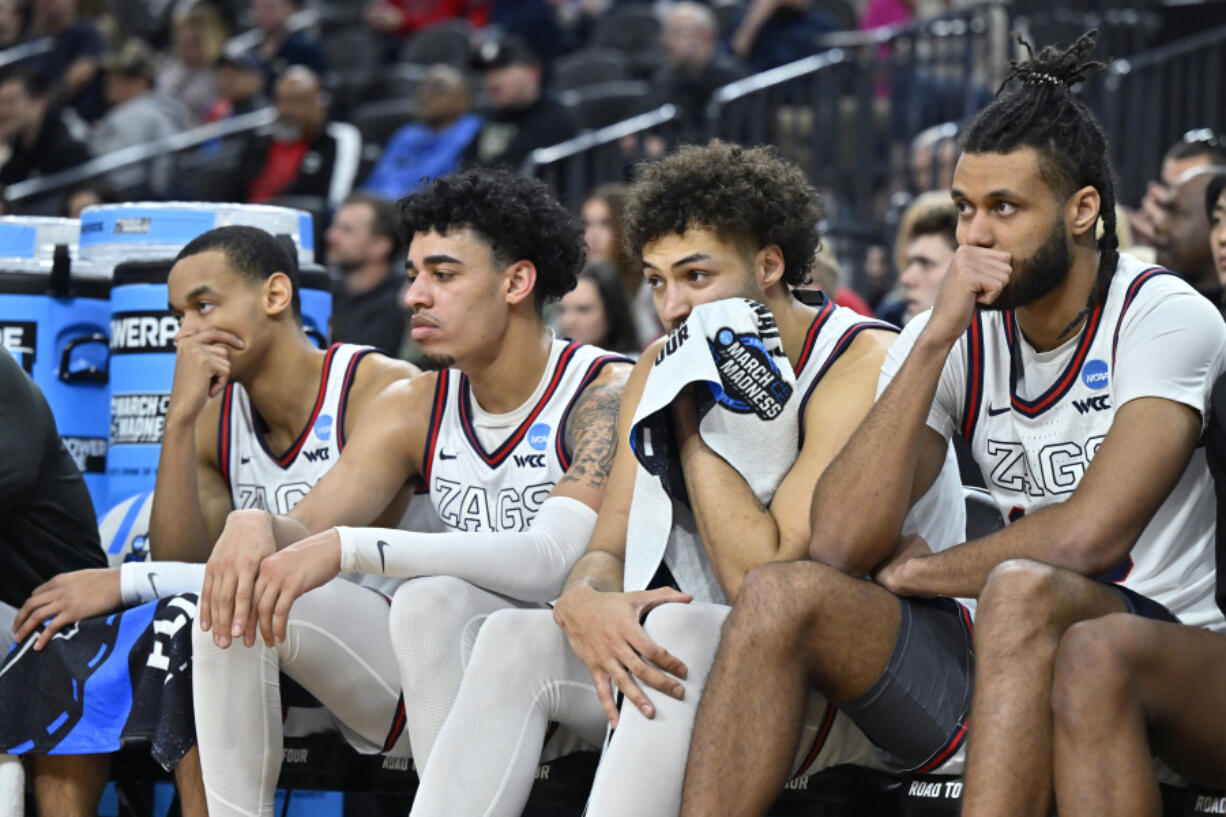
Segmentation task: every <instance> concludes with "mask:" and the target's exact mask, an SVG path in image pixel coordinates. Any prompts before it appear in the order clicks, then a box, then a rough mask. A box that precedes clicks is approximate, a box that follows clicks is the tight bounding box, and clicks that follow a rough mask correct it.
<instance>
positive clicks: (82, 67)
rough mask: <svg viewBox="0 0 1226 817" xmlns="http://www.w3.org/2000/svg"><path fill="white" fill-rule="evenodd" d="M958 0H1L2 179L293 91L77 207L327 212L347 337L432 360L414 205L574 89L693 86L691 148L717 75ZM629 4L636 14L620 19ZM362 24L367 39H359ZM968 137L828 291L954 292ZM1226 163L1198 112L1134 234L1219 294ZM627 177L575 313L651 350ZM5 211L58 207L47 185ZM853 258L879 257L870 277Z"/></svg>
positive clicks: (326, 237) (723, 78)
mask: <svg viewBox="0 0 1226 817" xmlns="http://www.w3.org/2000/svg"><path fill="white" fill-rule="evenodd" d="M958 4H959V3H958V2H957V0H744V1H743V2H742V0H714V2H712V3H711V4H706V3H702V2H691V0H681V2H664V1H663V0H661V1H660V2H658V3H657V4H656V5H654V6H651V5H644V4H634V3H626V2H619V0H516V1H515V2H497V3H488V2H481V1H480V0H430V1H429V2H427V1H424V0H376V2H373V3H370V4H367V5H364V6H362V7H361V8H360V9H359V10H356V11H355V9H357V7H345V6H339V5H338V6H328V5H325V4H323V3H319V4H316V3H315V2H313V0H206V1H204V2H193V0H178V1H177V2H168V3H163V4H160V5H159V4H149V3H143V2H135V0H0V66H3V67H2V68H0V137H2V140H3V141H2V143H0V184H3V185H5V186H6V187H9V188H11V187H12V186H13V185H18V184H21V183H23V182H27V181H29V180H31V179H39V178H41V177H48V176H53V175H55V174H57V173H61V172H63V171H65V170H68V169H70V168H73V167H75V166H78V165H80V164H82V163H83V162H86V161H88V160H89V159H90V158H91V157H98V156H108V155H114V154H115V152H116V151H120V150H122V149H124V148H131V147H133V146H140V145H145V144H147V143H150V142H153V141H155V140H158V139H161V138H165V137H167V136H169V135H173V134H178V133H183V132H185V131H188V130H189V129H191V128H194V127H198V126H200V125H204V124H208V123H217V122H224V121H226V120H229V119H233V118H235V117H241V116H244V115H250V114H253V113H257V112H259V111H262V110H265V109H267V108H269V106H271V108H272V110H273V111H275V119H271V121H270V122H269V123H268V124H266V125H265V126H264V127H262V128H258V129H253V130H249V131H244V132H243V133H242V134H240V138H238V139H237V140H235V141H236V146H235V145H232V144H229V143H227V144H228V145H229V147H228V148H227V147H226V146H223V145H222V144H221V142H220V140H216V141H212V142H207V143H205V144H203V145H201V146H200V147H198V148H196V151H197V152H198V153H199V154H200V155H201V156H203V157H205V161H202V162H201V163H200V165H199V169H198V172H193V173H190V174H186V175H185V174H182V173H178V172H176V170H175V165H174V164H173V163H172V161H171V157H170V156H169V155H165V156H160V157H159V156H154V157H152V158H151V159H149V161H146V162H142V163H133V164H128V165H125V166H122V167H119V168H117V169H114V170H111V171H110V172H107V173H105V174H98V175H96V176H94V177H91V178H87V179H84V180H82V181H81V183H79V184H77V185H74V186H72V187H70V188H66V189H64V190H61V191H60V193H59V195H57V196H55V197H54V198H53V203H54V207H55V209H56V211H58V213H59V214H61V215H65V216H70V217H75V216H76V215H78V214H79V212H80V210H81V209H82V208H83V207H85V206H88V205H90V204H101V203H112V202H118V201H127V200H141V199H148V198H153V199H173V198H181V199H192V200H212V201H242V202H252V203H273V204H286V205H290V206H301V207H304V208H306V209H309V210H311V211H312V213H313V215H314V216H315V218H316V222H317V223H316V229H317V233H318V237H319V239H320V240H319V241H317V246H318V247H320V255H321V256H323V257H322V258H321V260H323V261H325V262H326V263H327V264H328V265H329V266H330V267H331V268H332V269H333V270H334V271H335V273H336V275H337V286H336V314H335V319H334V325H333V334H334V336H335V338H336V339H338V340H343V341H357V342H365V343H372V344H374V345H376V346H379V347H381V348H384V349H386V350H388V351H390V352H394V353H398V354H402V355H404V356H406V357H409V358H410V359H413V358H415V357H416V355H415V350H414V349H413V348H412V344H411V342H406V341H405V340H404V326H405V317H404V308H403V294H404V290H405V287H406V286H407V282H406V281H405V279H404V275H403V272H402V260H401V259H402V257H403V247H402V246H401V238H400V237H399V236H398V235H397V234H396V229H395V224H396V211H395V207H394V202H395V200H396V199H398V198H399V197H401V196H403V195H405V194H406V193H409V192H412V191H414V190H416V189H419V187H420V185H421V183H422V181H423V180H424V179H428V178H434V177H438V176H441V175H445V174H447V173H449V172H452V171H454V170H456V169H458V168H461V167H464V166H469V165H473V164H480V165H506V166H511V167H519V166H521V165H522V164H523V162H524V160H525V159H526V158H527V157H528V156H529V154H531V152H532V151H533V150H535V149H537V148H541V147H546V146H550V145H555V144H558V143H561V142H564V141H565V140H567V139H568V138H571V137H573V136H575V135H576V134H577V133H579V132H581V130H583V129H584V127H586V126H590V124H591V123H586V122H581V121H578V119H577V116H576V110H577V109H576V108H575V106H573V105H563V104H562V103H561V102H560V101H559V100H560V96H561V95H562V94H563V93H565V92H567V91H568V90H571V91H573V89H574V88H575V87H576V86H578V85H579V84H580V83H581V81H582V78H583V77H582V75H583V73H584V72H585V71H587V72H591V71H594V70H602V71H605V72H607V74H608V75H607V76H602V77H600V79H626V80H634V81H637V82H638V83H640V86H641V90H640V91H639V92H638V93H639V97H638V98H636V99H635V100H634V102H633V105H631V106H630V107H628V108H626V109H625V112H626V113H635V112H640V111H647V110H652V109H654V108H655V107H657V106H659V105H661V104H664V103H672V104H674V105H675V106H676V107H677V109H678V111H679V127H678V129H677V131H676V133H675V134H674V135H673V137H672V143H673V144H675V143H677V142H684V141H695V140H699V139H701V138H703V130H702V123H703V116H704V111H705V108H706V105H707V103H708V101H709V99H710V97H711V95H712V93H713V92H714V91H715V90H716V89H718V88H720V87H722V86H724V85H727V84H728V83H730V82H734V81H736V80H738V79H740V78H743V77H746V76H749V75H751V74H754V73H756V72H760V71H763V70H766V69H770V68H773V67H776V66H779V65H782V64H785V63H788V62H791V61H793V60H796V59H799V58H802V57H805V56H808V55H810V54H812V53H813V52H814V51H815V50H816V48H817V45H816V44H817V42H818V40H819V39H820V38H821V37H822V36H823V35H827V34H829V33H831V32H835V31H839V30H844V29H861V30H867V29H874V28H877V27H880V26H897V25H899V24H905V23H907V22H908V21H911V20H913V19H915V18H916V17H917V16H921V17H922V16H923V15H931V14H937V13H941V12H946V11H948V10H949V9H950V8H951V7H952V6H955V5H958ZM346 9H347V10H346ZM345 14H347V15H348V17H347V18H346V19H345V21H344V22H343V24H342V23H337V22H336V19H338V17H337V16H338V15H340V16H344V15H345ZM642 15H647V16H649V17H651V18H654V19H653V20H651V21H649V22H651V23H652V24H653V25H654V26H655V29H653V30H655V31H656V32H657V33H658V45H657V46H656V47H654V48H636V44H635V43H634V42H633V41H632V40H633V38H634V37H636V36H639V35H640V34H641V31H640V30H638V29H636V28H635V26H634V25H631V23H633V22H634V21H635V20H636V19H639V18H640V17H641V16H642ZM614 16H616V19H617V20H618V21H619V22H618V25H617V26H610V25H609V24H608V21H609V20H610V19H612V18H613V17H614ZM342 29H343V30H344V31H345V32H347V35H346V36H349V35H356V39H355V38H354V37H352V36H351V37H350V39H349V40H345V41H344V42H341V41H340V40H341V39H343V37H342V38H340V39H338V35H337V31H339V30H342ZM642 30H646V29H642ZM619 37H620V38H622V39H623V40H626V41H627V42H622V43H619V42H618V38H619ZM363 44H364V45H366V46H367V48H364V49H363V48H359V47H360V46H362V45H363ZM355 48H357V49H359V50H361V51H362V52H363V53H362V54H361V55H355V53H354V50H355ZM619 48H620V49H621V50H619ZM366 51H370V52H371V53H365V52H366ZM358 56H361V58H362V59H363V60H365V61H366V62H365V63H364V64H366V68H365V69H362V70H366V71H367V72H368V73H369V75H370V76H373V77H383V78H385V79H386V78H387V77H393V78H395V77H402V78H404V79H405V81H404V82H401V83H399V84H397V83H395V82H390V83H389V82H385V81H374V80H363V81H359V80H358V78H357V77H356V75H357V74H358V73H361V71H360V70H359V69H358V68H357V67H355V66H357V64H358V62H359V60H358V59H357V57H358ZM601 59H604V60H606V62H605V63H602V62H601V61H600V60H601ZM406 60H409V61H412V62H406ZM372 66H373V67H372ZM593 66H594V67H593ZM409 69H411V70H409ZM913 90H916V89H913ZM372 102H373V103H378V104H384V105H386V106H388V110H389V114H390V115H389V116H388V117H385V119H386V121H385V122H384V124H383V126H382V132H383V133H384V135H383V138H381V139H380V138H374V139H372V138H371V130H370V129H369V128H364V129H363V132H362V133H360V134H359V133H358V132H357V129H355V128H354V126H353V125H351V124H349V123H347V122H346V121H345V118H346V117H347V116H348V115H350V114H352V113H353V112H354V110H355V108H356V107H357V106H358V103H367V104H369V103H372ZM270 118H271V117H270ZM1203 124H1206V123H1203V122H1188V123H1187V125H1188V127H1200V126H1201V125H1203ZM376 130H378V129H376ZM956 133H957V126H956V123H945V124H942V125H938V126H935V127H928V128H926V129H925V130H923V131H922V132H921V133H919V134H914V135H911V134H908V138H909V141H910V149H909V156H907V158H906V166H907V168H908V173H909V177H907V178H900V179H899V180H898V181H897V182H896V183H892V184H891V189H890V190H886V191H883V195H892V198H890V200H889V201H888V203H885V204H883V206H882V210H883V212H886V213H887V214H888V219H887V220H888V221H889V222H890V223H891V224H892V225H896V226H895V227H893V229H892V231H893V233H894V238H893V246H892V247H890V246H887V244H888V243H889V242H888V240H883V241H880V242H870V243H869V245H868V246H867V249H862V248H861V247H859V246H856V247H855V248H854V249H853V252H855V254H856V257H854V258H847V257H844V258H842V259H840V258H839V257H837V256H836V254H835V252H834V251H833V250H834V247H833V246H832V245H831V243H830V242H827V245H826V246H825V247H824V248H823V250H822V253H821V257H820V258H819V259H818V263H817V265H816V267H815V269H816V270H817V275H816V280H815V282H814V283H813V284H812V286H813V287H814V288H821V289H824V290H826V291H827V292H829V294H830V295H831V297H833V298H834V299H835V300H836V301H837V302H838V303H840V304H842V305H846V306H851V307H852V308H855V309H857V310H859V311H861V312H864V313H871V314H876V315H878V316H880V317H882V318H884V319H886V320H890V321H892V322H894V323H896V324H902V323H904V322H906V321H907V320H908V319H909V318H911V317H913V316H914V315H915V314H917V313H918V312H920V311H922V310H923V309H925V308H927V306H929V305H930V304H931V302H932V299H933V297H934V295H935V291H936V287H937V286H938V284H939V281H940V276H941V274H942V273H943V271H944V269H945V266H946V265H947V263H948V260H949V258H950V256H951V254H952V252H953V249H954V248H955V247H956V237H955V230H956V226H957V213H956V212H955V211H954V209H953V206H952V204H950V201H949V197H948V195H947V194H946V193H944V192H941V191H945V190H948V188H949V185H950V183H951V179H952V173H953V166H954V162H955V160H956ZM669 147H671V145H670V144H667V143H665V142H663V141H662V140H660V139H658V138H655V139H654V141H653V138H648V139H647V140H644V142H643V143H641V144H639V143H635V144H633V145H632V146H629V148H628V157H627V162H626V167H627V170H629V168H630V167H631V165H632V163H633V162H632V161H631V159H642V158H648V159H650V158H651V157H653V156H658V155H661V154H662V153H663V152H664V151H666V150H667V149H668V148H669ZM227 150H228V151H229V152H228V153H227V152H226V151H227ZM210 151H212V152H213V153H215V154H217V160H216V161H211V162H210V160H208V157H209V155H210ZM1224 164H1226V153H1223V148H1222V146H1221V144H1220V143H1219V142H1218V141H1217V137H1216V135H1215V134H1214V133H1213V132H1212V131H1191V132H1190V133H1189V136H1188V138H1187V139H1186V140H1184V141H1183V142H1181V143H1180V144H1179V145H1176V146H1174V147H1173V148H1172V149H1171V152H1170V153H1169V154H1168V156H1167V160H1166V161H1165V162H1164V164H1163V167H1162V168H1155V171H1156V175H1157V178H1155V181H1154V183H1153V184H1152V185H1151V187H1150V189H1149V191H1148V194H1147V195H1146V197H1145V200H1144V201H1143V202H1142V203H1141V205H1140V207H1139V208H1138V209H1137V211H1136V212H1135V213H1129V214H1127V218H1126V219H1125V220H1122V221H1121V225H1122V226H1128V227H1131V230H1121V233H1122V236H1123V237H1124V245H1125V246H1124V248H1125V249H1128V247H1129V246H1130V245H1133V244H1135V245H1136V247H1135V248H1134V249H1135V250H1136V251H1137V252H1138V253H1140V254H1142V255H1146V254H1148V257H1151V258H1153V260H1155V261H1156V262H1157V263H1162V264H1166V265H1168V266H1171V267H1172V268H1174V269H1175V270H1176V271H1179V272H1181V274H1184V275H1186V276H1187V277H1188V278H1189V279H1190V280H1192V281H1193V282H1194V284H1195V285H1196V286H1197V288H1198V289H1199V290H1201V291H1202V292H1204V293H1205V294H1206V295H1207V296H1208V297H1211V298H1213V299H1214V301H1215V302H1219V303H1220V301H1221V283H1220V282H1219V280H1220V279H1219V275H1220V274H1221V269H1222V263H1223V262H1224V261H1226V256H1224V255H1223V252H1222V250H1221V248H1220V247H1218V246H1217V245H1214V248H1213V249H1212V251H1211V250H1210V241H1209V230H1210V221H1209V214H1208V213H1207V212H1206V208H1205V203H1204V201H1203V198H1204V196H1205V194H1206V190H1207V189H1208V187H1209V185H1210V184H1211V182H1213V181H1214V179H1215V178H1216V177H1215V176H1214V174H1213V173H1212V172H1207V171H1206V168H1212V167H1215V166H1218V165H1224ZM1197 168H1200V169H1199V170H1197ZM925 191H934V192H925ZM623 195H624V189H623V188H622V187H621V186H619V185H617V184H614V185H606V186H602V187H600V188H599V189H596V190H593V191H591V193H590V195H589V196H588V198H587V199H586V201H584V202H583V204H582V207H581V213H580V215H581V217H582V219H583V222H584V225H585V228H586V231H587V239H588V245H589V265H588V268H587V270H586V272H585V274H584V276H583V278H582V280H581V282H580V285H579V287H578V288H576V290H575V291H574V292H572V293H571V294H570V295H568V296H567V297H566V298H565V299H563V301H562V302H561V303H560V304H559V305H558V306H557V307H556V308H555V310H554V312H553V320H554V323H555V326H556V327H557V329H558V331H559V332H560V333H561V334H563V335H566V336H570V337H575V338H578V339H581V340H584V341H589V342H594V343H599V344H602V345H604V346H607V347H609V348H612V349H616V350H618V351H625V352H634V351H636V350H638V349H641V348H642V347H643V346H644V345H645V344H647V343H649V342H650V341H651V340H652V339H654V338H655V337H657V336H658V335H659V334H660V332H661V327H660V325H659V323H658V321H657V319H656V318H655V313H654V310H653V308H652V304H651V293H650V291H649V290H648V289H647V288H646V287H645V285H644V284H643V283H642V276H641V274H640V270H638V269H636V267H635V264H634V262H633V259H630V258H627V257H626V255H625V252H624V250H623V249H622V247H621V242H620V235H619V232H620V230H619V221H620V215H621V202H622V198H623ZM5 206H6V209H7V212H10V213H22V212H37V213H40V214H41V213H45V212H47V211H46V207H47V206H48V204H47V200H42V201H40V202H39V203H38V204H37V205H34V206H33V207H32V206H31V205H30V204H29V201H28V200H22V201H16V202H12V203H6V205H5ZM39 207H41V208H43V209H38V208H39ZM1212 208H1213V203H1212V202H1210V206H1209V210H1210V211H1212ZM836 243H837V242H836ZM849 267H851V268H854V269H855V270H856V271H857V273H858V274H857V275H854V276H849V275H848V274H847V269H848V268H849ZM853 279H854V280H853ZM853 284H854V288H853V286H852V285H853Z"/></svg>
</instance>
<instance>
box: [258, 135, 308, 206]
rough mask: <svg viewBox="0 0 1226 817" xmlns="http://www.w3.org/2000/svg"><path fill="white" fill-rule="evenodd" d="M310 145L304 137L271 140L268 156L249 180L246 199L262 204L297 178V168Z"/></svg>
mask: <svg viewBox="0 0 1226 817" xmlns="http://www.w3.org/2000/svg"><path fill="white" fill-rule="evenodd" d="M309 147H310V143H308V142H307V141H306V140H305V139H300V140H298V141H297V142H275V141H274V142H273V143H272V145H271V147H269V148H268V158H267V159H265V160H264V166H263V167H262V168H260V172H259V173H258V174H257V175H256V177H255V178H254V179H252V180H251V187H250V188H249V189H248V190H247V200H248V201H250V202H254V203H255V204H264V203H265V202H267V201H269V200H271V199H273V198H275V197H276V195H277V194H278V193H280V192H281V191H282V190H284V189H285V188H287V187H289V185H290V183H291V182H292V181H293V180H294V179H296V178H298V168H299V167H300V166H301V165H302V157H303V156H305V155H306V152H307V149H308V148H309Z"/></svg>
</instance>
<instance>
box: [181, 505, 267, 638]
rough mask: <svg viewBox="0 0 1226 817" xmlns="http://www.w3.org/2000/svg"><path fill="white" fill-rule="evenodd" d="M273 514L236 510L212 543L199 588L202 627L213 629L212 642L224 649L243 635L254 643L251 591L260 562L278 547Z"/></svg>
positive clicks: (253, 614)
mask: <svg viewBox="0 0 1226 817" xmlns="http://www.w3.org/2000/svg"><path fill="white" fill-rule="evenodd" d="M272 525H273V521H272V516H270V515H269V514H268V512H267V511H260V510H245V511H233V512H232V513H231V514H230V515H229V516H228V517H226V526H225V527H224V528H223V529H222V531H221V537H220V538H218V540H217V544H216V545H214V546H213V553H212V554H211V555H210V556H209V561H208V564H206V565H205V568H204V585H203V586H202V587H201V589H200V629H201V630H204V631H205V632H208V631H209V630H210V629H212V631H213V643H214V644H216V645H217V646H218V647H221V648H222V649H225V648H226V647H229V646H230V641H231V639H234V638H238V637H239V636H240V635H243V636H244V640H245V641H246V642H247V645H248V646H251V645H252V644H254V643H255V607H254V605H253V603H252V601H253V600H252V591H253V589H254V588H255V579H256V574H257V573H258V572H259V569H260V562H262V561H263V560H264V559H265V558H266V557H268V556H271V555H272V554H273V553H275V552H276V550H277V540H276V537H275V536H274V534H273V528H272Z"/></svg>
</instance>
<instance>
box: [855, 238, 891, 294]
mask: <svg viewBox="0 0 1226 817" xmlns="http://www.w3.org/2000/svg"><path fill="white" fill-rule="evenodd" d="M893 289H894V276H892V275H891V274H890V253H889V250H887V249H886V248H885V246H884V245H882V244H870V245H869V246H868V247H866V248H865V250H864V288H863V289H862V290H861V292H862V294H863V295H864V300H866V301H868V305H869V306H871V307H872V308H873V309H878V308H879V307H880V306H881V303H882V300H883V299H884V298H885V297H886V296H888V295H889V294H890V293H891V292H892V291H893Z"/></svg>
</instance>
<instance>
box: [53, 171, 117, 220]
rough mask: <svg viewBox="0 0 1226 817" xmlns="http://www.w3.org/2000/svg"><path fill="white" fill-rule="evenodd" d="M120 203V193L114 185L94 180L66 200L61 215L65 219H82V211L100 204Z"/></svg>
mask: <svg viewBox="0 0 1226 817" xmlns="http://www.w3.org/2000/svg"><path fill="white" fill-rule="evenodd" d="M117 201H120V197H119V191H117V190H116V189H115V188H114V186H113V185H111V184H109V183H107V182H105V181H102V180H101V179H94V180H93V181H89V182H86V183H85V184H82V185H78V186H77V187H75V188H73V189H72V191H71V192H70V193H69V194H68V195H67V196H66V197H65V198H64V208H63V210H62V211H61V212H60V215H61V216H63V217H64V218H80V217H81V211H82V210H84V209H85V208H86V207H93V206H95V205H98V204H114V203H115V202H117Z"/></svg>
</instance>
